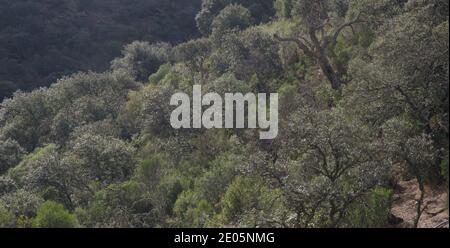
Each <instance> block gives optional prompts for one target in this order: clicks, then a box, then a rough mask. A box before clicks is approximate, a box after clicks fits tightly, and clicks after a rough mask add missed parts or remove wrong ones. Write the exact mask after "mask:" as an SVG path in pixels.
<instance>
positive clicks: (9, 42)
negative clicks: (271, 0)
mask: <svg viewBox="0 0 450 248" xmlns="http://www.w3.org/2000/svg"><path fill="white" fill-rule="evenodd" d="M0 6H1V7H0V27H1V28H0V30H1V31H0V99H3V98H4V97H9V96H11V95H12V93H13V92H14V91H15V90H16V89H23V90H31V89H34V88H36V87H40V86H48V85H50V84H51V83H54V82H56V80H57V79H58V78H60V77H62V76H64V75H69V74H72V73H74V72H77V71H87V70H94V71H103V70H105V69H107V68H108V63H109V61H111V60H112V59H113V58H115V57H117V56H119V55H120V50H121V47H122V46H123V45H124V44H127V43H129V42H132V41H134V40H149V41H151V42H158V41H166V42H170V43H178V42H180V41H184V40H187V39H188V38H191V37H194V36H196V35H197V28H196V25H195V20H194V18H195V15H196V13H197V12H198V10H199V9H200V0H189V1H185V0H164V1H160V0H133V1H126V2H125V1H122V0H92V1H85V0H60V1H54V0H42V1H39V2H36V1H31V0H1V1H0Z"/></svg>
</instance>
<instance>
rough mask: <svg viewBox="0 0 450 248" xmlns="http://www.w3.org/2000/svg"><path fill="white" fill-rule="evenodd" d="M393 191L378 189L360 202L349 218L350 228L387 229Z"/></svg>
mask: <svg viewBox="0 0 450 248" xmlns="http://www.w3.org/2000/svg"><path fill="white" fill-rule="evenodd" d="M393 194H394V192H393V191H392V190H391V189H387V188H382V187H378V188H375V189H373V190H372V191H371V192H370V193H369V194H368V195H367V196H366V197H365V198H364V199H362V200H361V201H360V202H358V203H357V204H356V205H355V207H354V208H353V209H352V210H351V211H350V214H349V216H348V220H349V225H350V227H358V228H373V227H376V228H380V227H386V225H387V223H388V218H389V215H390V213H391V206H392V197H393Z"/></svg>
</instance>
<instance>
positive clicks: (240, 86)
mask: <svg viewBox="0 0 450 248" xmlns="http://www.w3.org/2000/svg"><path fill="white" fill-rule="evenodd" d="M448 13H449V1H448V0H358V1H351V0H314V1H310V0H201V2H200V0H199V1H198V3H197V1H194V0H189V1H186V0H184V1H183V0H166V1H157V0H155V1H153V0H133V1H127V2H126V3H125V2H124V1H119V0H113V1H111V0H108V1H106V0H94V1H84V0H64V1H61V0H41V1H32V0H20V1H17V0H14V1H11V0H0V96H1V97H5V99H4V100H3V101H2V102H1V104H0V227H5V228H49V227H50V228H52V227H63V228H173V227H176V228H180V227H181V228H190V227H197V228H203V227H220V228H221V227H250V228H266V227H269V228H375V227H382V228H384V227H405V228H415V227H435V226H438V225H440V224H442V223H444V224H445V223H446V225H447V227H448V189H449V171H448V169H449V81H448V80H449V14H448ZM194 85H201V86H202V90H204V91H205V92H217V93H218V94H219V95H224V94H225V93H227V92H253V93H255V94H256V93H272V92H277V93H278V94H279V105H280V106H279V134H278V136H277V138H275V139H273V140H261V139H259V130H258V129H174V128H172V126H171V124H170V115H171V112H172V111H173V110H174V108H175V107H174V106H171V105H170V99H171V96H172V95H173V94H175V93H178V92H185V93H187V94H188V95H192V90H193V86H194ZM12 92H14V93H12ZM402 185H403V186H402ZM404 185H408V187H405V186H404ZM402 187H403V188H402ZM412 188H413V189H416V191H414V192H413V193H412V196H410V195H408V194H406V193H404V192H409V190H410V189H412ZM400 189H402V190H400ZM402 192H403V193H402ZM437 193H440V194H442V195H444V197H443V198H442V199H441V200H442V204H441V205H439V206H436V201H435V200H430V199H431V198H430V197H434V196H435V195H436V194H437ZM407 197H409V198H407ZM402 202H403V205H401V204H402ZM406 203H408V204H406ZM399 205H401V206H399ZM399 209H400V210H399ZM404 212H408V213H411V214H410V215H408V216H406V215H402V214H403V213H404ZM437 217H439V218H438V219H436V218H437Z"/></svg>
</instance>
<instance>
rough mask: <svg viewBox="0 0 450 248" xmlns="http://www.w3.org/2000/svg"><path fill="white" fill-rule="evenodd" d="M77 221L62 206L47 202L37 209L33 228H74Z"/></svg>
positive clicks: (76, 225)
mask: <svg viewBox="0 0 450 248" xmlns="http://www.w3.org/2000/svg"><path fill="white" fill-rule="evenodd" d="M78 226H79V224H78V220H77V219H76V217H75V216H74V215H73V214H71V213H69V211H67V210H66V209H65V208H64V206H63V205H62V204H59V203H56V202H52V201H47V202H45V203H44V204H42V206H41V207H40V208H39V210H38V212H37V215H36V217H35V218H34V220H33V227H38V228H76V227H78Z"/></svg>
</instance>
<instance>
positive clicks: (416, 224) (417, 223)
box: [414, 178, 425, 228]
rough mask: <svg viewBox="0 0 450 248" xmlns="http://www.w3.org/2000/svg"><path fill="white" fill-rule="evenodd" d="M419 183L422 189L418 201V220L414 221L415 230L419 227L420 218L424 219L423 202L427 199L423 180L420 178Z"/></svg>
mask: <svg viewBox="0 0 450 248" xmlns="http://www.w3.org/2000/svg"><path fill="white" fill-rule="evenodd" d="M418 182H419V189H420V198H419V200H417V206H416V213H417V215H416V218H415V219H414V228H418V227H419V222H420V217H422V213H423V211H424V210H425V208H423V207H422V205H423V200H424V198H425V187H424V185H423V182H422V179H420V178H418Z"/></svg>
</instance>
